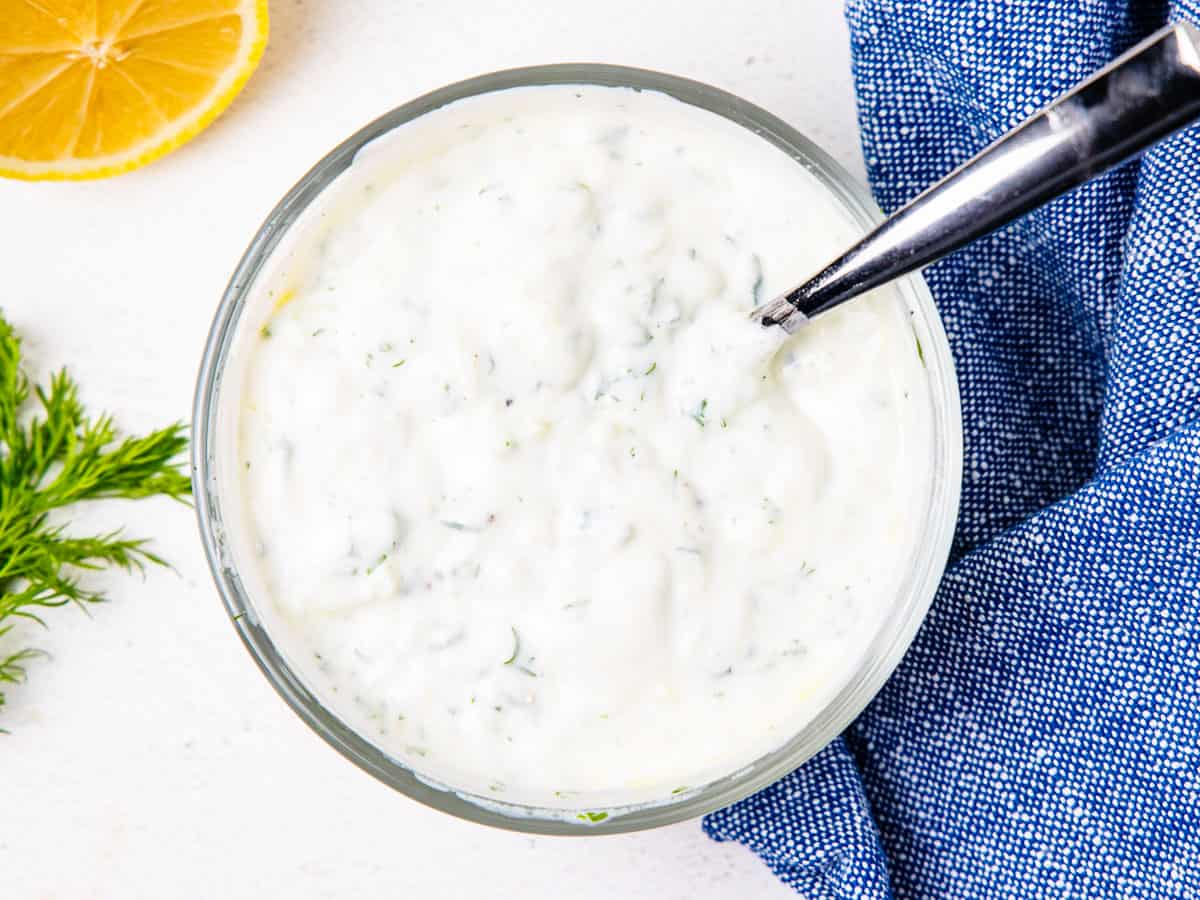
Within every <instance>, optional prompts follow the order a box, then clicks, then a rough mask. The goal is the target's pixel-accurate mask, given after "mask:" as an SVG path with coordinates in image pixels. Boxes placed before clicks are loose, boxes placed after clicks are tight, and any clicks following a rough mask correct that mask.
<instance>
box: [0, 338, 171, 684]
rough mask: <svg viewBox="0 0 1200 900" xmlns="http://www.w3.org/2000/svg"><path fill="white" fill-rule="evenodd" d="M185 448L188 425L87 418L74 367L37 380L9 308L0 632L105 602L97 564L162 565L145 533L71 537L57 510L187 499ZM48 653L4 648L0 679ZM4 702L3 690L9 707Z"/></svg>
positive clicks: (1, 428)
mask: <svg viewBox="0 0 1200 900" xmlns="http://www.w3.org/2000/svg"><path fill="white" fill-rule="evenodd" d="M27 407H32V409H29V408H27ZM186 450H187V434H186V429H185V427H184V425H183V424H182V423H175V424H174V425H169V426H167V427H166V428H162V429H159V430H158V431H155V432H152V433H150V434H148V435H145V436H144V437H126V438H118V435H117V432H116V428H115V426H114V424H113V421H112V419H111V417H109V416H107V415H101V416H99V417H96V418H88V416H87V414H86V412H85V411H84V409H83V405H82V404H81V403H80V401H79V388H78V385H77V384H76V383H75V382H74V381H73V380H72V379H71V377H70V376H69V375H68V374H67V371H66V369H63V370H61V371H59V372H57V373H55V374H54V375H53V376H52V377H51V378H50V383H49V385H48V386H45V387H43V386H34V385H31V384H30V381H29V378H28V376H27V375H26V374H25V373H24V371H22V369H21V341H20V338H18V337H17V335H16V334H15V333H14V331H13V329H12V326H11V325H9V323H8V321H7V320H6V319H5V318H4V316H3V314H0V639H3V638H4V637H5V635H7V634H8V633H9V632H10V631H11V630H12V628H13V626H14V624H15V622H16V621H17V620H18V619H25V620H29V621H32V622H36V623H38V624H39V625H45V621H44V619H43V618H42V615H43V614H44V612H45V611H46V610H47V609H51V608H53V607H57V606H64V605H67V604H70V603H75V604H79V605H81V606H84V605H87V604H91V603H99V602H101V601H103V600H104V599H105V598H104V597H103V596H102V595H101V594H99V593H97V592H95V591H93V590H90V589H89V588H88V587H87V586H86V585H85V584H84V583H83V582H82V580H81V578H82V576H83V575H84V574H85V573H86V572H87V571H88V570H95V569H103V568H106V567H110V566H116V567H117V568H120V569H124V570H126V571H132V570H135V569H137V570H140V569H143V568H144V567H145V566H146V564H152V565H162V564H163V560H161V559H159V557H157V556H155V555H154V554H153V553H152V552H150V551H149V550H148V549H147V548H146V542H145V541H143V540H134V539H129V538H126V537H124V536H123V535H122V533H121V532H120V531H114V532H109V533H107V534H98V535H89V536H77V535H74V534H70V533H68V532H67V530H66V528H65V527H64V526H61V525H52V524H51V523H50V513H51V512H52V511H53V510H57V509H62V508H64V507H69V506H71V505H73V504H75V503H80V502H84V501H87V500H103V499H113V498H124V499H138V498H140V497H152V496H158V495H163V496H167V497H172V498H174V499H177V500H182V499H184V498H186V497H187V496H188V495H189V494H190V492H191V481H190V479H189V478H188V476H187V474H186V470H185V467H184V462H183V457H184V454H185V452H186ZM40 655H42V654H41V653H40V651H38V650H36V649H33V648H24V649H20V650H16V651H13V652H8V653H7V654H5V653H0V685H2V684H17V683H20V682H21V681H23V680H24V678H25V664H26V663H28V662H29V661H30V660H32V659H34V658H36V657H38V656H40ZM4 701H5V695H4V692H3V691H0V707H3V705H4Z"/></svg>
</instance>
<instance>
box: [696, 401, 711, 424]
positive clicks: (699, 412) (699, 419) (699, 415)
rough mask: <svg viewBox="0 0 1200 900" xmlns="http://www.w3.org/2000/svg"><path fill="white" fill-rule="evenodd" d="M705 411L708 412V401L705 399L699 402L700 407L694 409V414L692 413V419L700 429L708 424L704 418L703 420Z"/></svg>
mask: <svg viewBox="0 0 1200 900" xmlns="http://www.w3.org/2000/svg"><path fill="white" fill-rule="evenodd" d="M707 411H708V399H707V398H705V399H704V400H701V401H700V406H698V407H697V408H696V411H695V412H694V413H692V418H693V419H695V420H696V424H697V425H699V426H700V427H701V428H703V427H704V426H705V425H707V424H708V422H706V421H705V418H704V416H705V414H706V413H707Z"/></svg>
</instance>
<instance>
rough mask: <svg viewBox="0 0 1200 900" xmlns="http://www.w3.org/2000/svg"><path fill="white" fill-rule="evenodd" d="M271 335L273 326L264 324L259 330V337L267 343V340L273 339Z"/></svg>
mask: <svg viewBox="0 0 1200 900" xmlns="http://www.w3.org/2000/svg"><path fill="white" fill-rule="evenodd" d="M271 334H272V332H271V326H270V325H267V324H265V323H264V324H263V327H262V328H260V329H258V336H259V337H260V338H262V339H263V340H264V341H265V340H266V339H267V338H269V337H271Z"/></svg>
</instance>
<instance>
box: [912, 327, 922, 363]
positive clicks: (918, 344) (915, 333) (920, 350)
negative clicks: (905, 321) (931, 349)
mask: <svg viewBox="0 0 1200 900" xmlns="http://www.w3.org/2000/svg"><path fill="white" fill-rule="evenodd" d="M913 340H914V341H916V342H917V359H919V360H921V365H922V366H924V365H925V348H924V347H922V346H921V339H920V338H919V337H917V332H916V330H915V329H914V330H913Z"/></svg>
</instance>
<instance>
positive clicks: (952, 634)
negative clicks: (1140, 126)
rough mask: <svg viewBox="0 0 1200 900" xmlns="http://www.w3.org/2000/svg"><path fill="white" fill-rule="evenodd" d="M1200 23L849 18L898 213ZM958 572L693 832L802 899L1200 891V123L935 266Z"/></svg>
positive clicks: (1069, 10) (876, 0)
mask: <svg viewBox="0 0 1200 900" xmlns="http://www.w3.org/2000/svg"><path fill="white" fill-rule="evenodd" d="M1178 17H1184V18H1189V19H1191V20H1192V21H1196V20H1197V19H1200V0H1179V2H1177V3H1175V4H1167V3H1162V2H1151V0H1122V2H1116V0H1008V2H1005V0H852V2H851V3H850V4H849V9H848V18H849V21H850V26H851V35H852V49H853V58H854V77H855V81H856V85H857V91H858V100H859V107H860V110H859V111H860V118H861V126H862V132H863V146H864V150H865V155H866V159H867V165H868V170H869V173H870V177H871V182H872V185H873V186H874V189H875V192H876V196H877V197H878V199H879V201H880V204H881V206H883V207H884V208H885V209H889V210H890V209H894V208H896V207H897V206H899V205H900V204H901V203H903V202H904V201H906V200H908V199H910V198H911V197H912V196H914V195H915V194H916V193H918V192H919V191H920V190H921V189H923V188H924V187H926V186H927V185H929V184H930V183H932V182H934V181H935V180H937V179H938V178H939V177H941V176H942V175H944V174H946V173H947V172H948V171H950V170H951V169H952V168H953V167H954V166H955V165H957V164H958V163H960V162H962V161H964V160H965V159H967V158H969V157H970V156H971V155H973V154H974V153H975V152H977V151H978V150H979V149H981V148H982V147H983V146H985V145H986V144H987V143H988V142H989V141H990V140H992V139H993V138H995V137H996V136H998V135H1000V134H1001V133H1003V132H1004V131H1005V130H1007V129H1008V128H1010V127H1012V126H1013V125H1015V124H1016V123H1017V122H1019V121H1020V120H1022V119H1023V118H1025V117H1026V116H1027V115H1029V114H1030V113H1032V112H1034V111H1035V110H1037V109H1038V108H1039V107H1041V106H1042V105H1044V104H1045V103H1046V102H1047V101H1049V100H1051V99H1052V98H1053V97H1054V96H1055V95H1057V94H1059V93H1061V92H1062V91H1064V90H1066V89H1067V88H1069V87H1070V86H1071V85H1073V84H1074V83H1076V82H1077V81H1079V80H1080V79H1082V78H1083V77H1084V76H1086V75H1087V74H1089V73H1090V72H1091V71H1093V70H1095V69H1096V68H1098V67H1099V66H1100V65H1102V64H1103V63H1104V62H1106V61H1107V60H1109V59H1111V58H1112V57H1113V56H1115V55H1116V54H1117V53H1119V52H1120V51H1122V50H1124V49H1125V48H1127V47H1128V46H1129V45H1130V44H1132V43H1134V42H1136V41H1137V40H1138V39H1140V38H1141V37H1143V36H1145V35H1146V34H1148V33H1149V32H1151V31H1153V30H1154V29H1155V28H1156V27H1158V26H1160V25H1162V24H1163V23H1165V22H1166V21H1168V20H1169V19H1173V18H1178ZM927 277H928V280H929V283H930V287H931V288H932V290H933V293H934V296H935V298H936V300H937V303H938V307H939V309H940V310H941V313H942V316H943V318H944V320H945V323H946V329H947V332H948V333H949V336H950V342H951V346H952V348H953V351H954V356H955V361H956V364H957V367H958V374H959V380H960V384H961V389H962V395H963V416H964V420H965V428H966V447H965V452H966V459H965V474H964V483H963V499H962V512H961V517H960V520H959V525H958V531H957V534H956V537H955V543H954V550H953V554H952V562H951V566H950V569H949V571H948V574H947V575H946V577H945V579H944V581H943V583H942V586H941V588H940V590H939V592H938V594H937V597H936V599H935V600H934V604H933V608H932V611H931V613H930V615H929V618H928V619H927V620H926V622H925V624H924V626H923V627H922V629H921V631H920V633H919V634H918V636H917V639H916V641H915V643H914V644H913V647H912V649H911V650H910V652H909V653H908V655H907V656H906V657H905V659H904V661H903V663H902V664H901V666H900V668H899V669H898V670H897V671H896V673H895V674H894V675H893V677H892V678H891V680H890V681H889V682H888V684H887V686H886V687H885V688H884V690H883V691H882V692H881V693H880V695H879V696H878V697H877V698H876V699H875V701H874V702H873V703H872V704H871V705H870V707H868V709H867V710H866V712H864V714H863V715H862V716H861V717H860V718H859V720H858V721H857V722H856V723H855V724H854V725H853V726H852V727H851V728H850V729H849V730H848V731H847V732H846V734H845V735H843V737H842V738H841V739H840V740H838V741H837V742H836V743H834V744H833V745H831V746H829V747H828V748H826V749H825V750H824V751H822V752H821V753H820V754H819V755H818V756H817V757H815V758H814V759H812V760H810V761H809V762H808V763H806V764H805V765H803V766H802V767H801V768H800V769H799V770H798V771H796V772H794V773H793V774H792V775H790V776H789V777H787V778H785V779H784V780H782V781H780V782H779V783H777V784H775V785H773V786H772V787H770V788H768V789H767V790H765V791H763V792H761V793H759V794H758V795H756V796H754V797H751V798H750V799H748V800H745V801H743V802H741V803H739V804H736V805H734V806H732V807H730V808H728V809H725V810H722V811H720V812H718V813H715V814H713V815H711V816H709V817H708V819H707V820H706V821H705V828H706V829H707V831H708V832H709V834H710V835H712V836H713V837H715V838H716V839H718V840H737V841H741V842H743V843H745V844H746V845H748V846H749V847H750V848H752V849H753V850H754V851H755V852H757V853H758V854H759V855H761V856H762V858H763V859H764V860H765V861H766V862H767V864H768V865H769V866H770V867H771V868H772V869H773V870H774V871H775V872H776V873H777V874H778V875H779V876H780V877H781V878H783V879H784V880H785V881H786V882H787V883H788V884H790V885H792V886H793V887H795V888H796V890H797V891H798V892H799V893H800V894H802V895H803V896H806V897H813V898H827V897H839V898H841V897H846V898H859V897H864V898H881V897H956V898H957V897H989V898H990V897H1022V898H1024V897H1080V898H1083V897H1131V898H1132V897H1136V898H1168V897H1169V898H1196V897H1200V129H1193V130H1191V131H1190V132H1186V133H1184V134H1182V135H1179V136H1177V137H1175V138H1173V139H1172V140H1170V141H1169V142H1167V143H1164V144H1162V145H1160V146H1159V147H1157V148H1155V149H1153V150H1152V151H1151V152H1150V153H1149V154H1147V155H1146V156H1145V157H1143V159H1142V160H1141V161H1140V162H1139V163H1135V164H1131V165H1129V166H1126V167H1124V168H1122V169H1121V170H1119V171H1116V172H1114V173H1110V174H1109V175H1108V176H1106V177H1105V178H1102V179H1100V180H1098V181H1096V182H1093V183H1091V184H1089V185H1087V186H1085V187H1083V188H1081V189H1080V190H1078V191H1076V192H1075V193H1073V194H1071V195H1070V196H1068V197H1066V198H1063V199H1061V200H1059V201H1057V202H1055V203H1053V204H1052V205H1050V206H1048V207H1047V208H1045V209H1043V210H1040V211H1038V212H1037V213H1035V214H1033V215H1032V216H1030V217H1028V218H1027V219H1025V220H1024V221H1022V222H1020V223H1018V224H1016V225H1014V226H1012V227H1010V228H1008V229H1006V230H1004V231H1003V232H1000V233H998V234H996V235H993V236H992V237H990V238H988V239H985V240H984V241H982V242H980V243H978V244H976V245H974V246H972V247H970V248H968V249H967V250H965V251H962V252H960V253H958V254H956V255H955V256H953V257H951V258H949V259H947V260H945V261H943V262H942V263H940V264H938V265H936V266H933V267H931V268H930V269H929V270H928V272H927Z"/></svg>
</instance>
